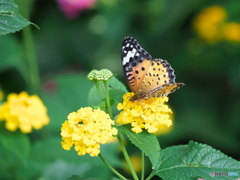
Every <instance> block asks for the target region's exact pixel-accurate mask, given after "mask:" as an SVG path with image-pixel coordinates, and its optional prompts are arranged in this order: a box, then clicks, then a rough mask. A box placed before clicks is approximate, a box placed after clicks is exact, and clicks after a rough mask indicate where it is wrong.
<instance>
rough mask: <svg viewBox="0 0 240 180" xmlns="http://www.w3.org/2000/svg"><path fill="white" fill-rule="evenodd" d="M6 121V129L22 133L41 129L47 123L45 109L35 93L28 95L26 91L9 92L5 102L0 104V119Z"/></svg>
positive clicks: (47, 118)
mask: <svg viewBox="0 0 240 180" xmlns="http://www.w3.org/2000/svg"><path fill="white" fill-rule="evenodd" d="M4 120H5V121H6V124H5V126H6V129H8V130H9V131H15V130H16V129H17V128H19V129H20V130H21V131H22V132H23V133H30V132H32V129H41V128H42V127H43V126H44V125H47V124H48V123H49V117H48V115H47V109H46V107H45V106H44V104H43V102H42V101H41V99H40V98H39V97H38V96H37V95H32V96H29V95H28V94H27V92H21V93H20V94H15V93H12V94H9V95H8V97H7V102H5V103H3V104H2V105H1V106H0V121H4Z"/></svg>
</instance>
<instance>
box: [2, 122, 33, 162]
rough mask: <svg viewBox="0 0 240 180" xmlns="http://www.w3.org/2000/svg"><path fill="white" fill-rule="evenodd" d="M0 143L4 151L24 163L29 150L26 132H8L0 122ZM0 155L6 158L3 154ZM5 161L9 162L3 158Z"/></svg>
mask: <svg viewBox="0 0 240 180" xmlns="http://www.w3.org/2000/svg"><path fill="white" fill-rule="evenodd" d="M0 144H1V148H3V149H5V150H6V151H5V152H8V153H12V154H13V155H14V156H15V157H17V158H18V159H19V160H20V161H21V162H22V163H23V164H25V163H26V159H27V156H28V155H29V152H30V142H29V139H28V136H27V135H26V134H23V133H21V132H20V131H15V132H10V131H8V130H6V129H5V127H4V122H1V123H0ZM1 152H3V151H1ZM1 156H2V157H5V158H6V156H5V155H4V154H1ZM3 159H4V158H3ZM5 161H6V162H5V163H6V164H9V162H8V159H7V158H6V159H5Z"/></svg>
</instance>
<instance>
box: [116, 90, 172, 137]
mask: <svg viewBox="0 0 240 180" xmlns="http://www.w3.org/2000/svg"><path fill="white" fill-rule="evenodd" d="M133 95H134V93H126V94H125V95H124V96H123V103H119V104H118V107H117V108H118V110H122V111H121V112H120V114H119V117H118V119H117V122H118V123H120V124H129V123H131V126H132V131H134V132H135V133H140V132H142V130H143V129H147V131H148V132H149V133H155V132H157V131H158V125H159V124H164V125H166V126H168V127H169V126H171V125H172V120H171V119H170V114H171V113H172V110H171V109H170V108H169V107H168V106H167V105H166V104H164V103H165V102H167V101H168V97H159V98H148V99H143V100H141V101H130V99H131V97H132V96H133Z"/></svg>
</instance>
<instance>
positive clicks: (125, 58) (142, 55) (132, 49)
mask: <svg viewBox="0 0 240 180" xmlns="http://www.w3.org/2000/svg"><path fill="white" fill-rule="evenodd" d="M151 60H152V57H151V55H150V54H149V53H148V52H147V51H145V50H144V49H143V48H142V47H141V46H140V45H139V44H138V42H137V41H136V40H135V39H133V38H131V37H126V38H125V39H124V41H123V44H122V66H123V70H124V73H125V76H126V78H127V82H128V85H129V87H130V89H131V90H132V91H133V92H134V93H138V92H139V91H140V90H141V88H140V87H141V85H142V82H143V80H144V78H145V75H146V72H147V70H148V68H149V66H150V64H151Z"/></svg>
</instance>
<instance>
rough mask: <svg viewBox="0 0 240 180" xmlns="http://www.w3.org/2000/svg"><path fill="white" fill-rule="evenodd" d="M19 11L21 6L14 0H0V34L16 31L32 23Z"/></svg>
mask: <svg viewBox="0 0 240 180" xmlns="http://www.w3.org/2000/svg"><path fill="white" fill-rule="evenodd" d="M18 11H19V7H18V5H17V4H15V2H14V1H13V0H0V35H5V34H8V33H14V32H16V31H19V30H21V29H22V28H24V27H26V26H28V25H29V24H32V23H31V22H29V21H28V20H26V19H25V18H24V17H23V16H22V15H21V14H19V12H18Z"/></svg>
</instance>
